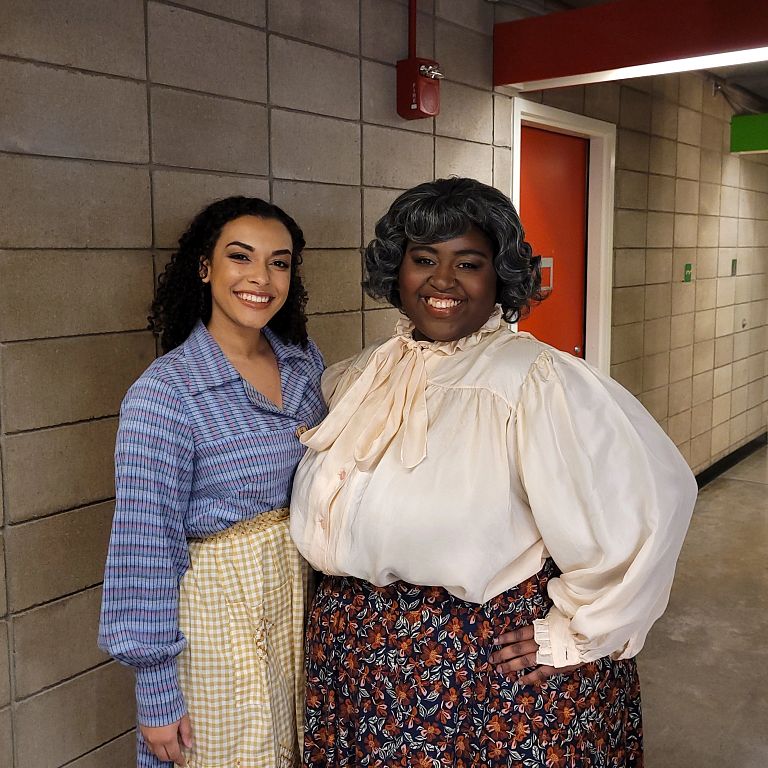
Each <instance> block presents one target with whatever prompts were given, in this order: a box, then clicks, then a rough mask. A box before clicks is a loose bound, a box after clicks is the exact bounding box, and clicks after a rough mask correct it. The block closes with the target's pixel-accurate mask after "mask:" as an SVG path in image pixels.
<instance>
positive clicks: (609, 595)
mask: <svg viewBox="0 0 768 768" xmlns="http://www.w3.org/2000/svg"><path fill="white" fill-rule="evenodd" d="M412 328H413V326H412V325H411V324H410V323H408V322H406V321H401V322H400V324H399V325H398V329H397V332H396V335H395V336H394V337H393V338H391V339H390V340H388V341H386V342H384V343H383V344H380V345H378V346H374V347H370V348H368V349H366V350H364V351H363V352H362V353H361V354H360V355H359V356H358V357H356V358H354V359H353V360H351V361H346V362H345V363H342V364H338V365H337V366H334V367H332V368H331V369H329V370H328V371H327V372H326V374H325V375H324V377H323V389H324V392H325V395H326V399H327V400H328V402H329V408H330V413H329V415H328V417H327V418H326V420H325V421H324V422H323V423H322V424H321V425H320V426H319V427H317V428H315V429H313V430H311V431H309V432H307V433H306V434H305V435H304V437H303V438H302V440H303V442H304V443H305V444H306V445H307V446H308V448H309V450H308V452H307V454H306V455H305V457H304V459H303V460H302V462H301V464H300V465H299V469H298V470H297V473H296V479H295V482H294V490H293V495H292V501H291V532H292V535H293V537H294V541H295V542H296V544H297V546H298V548H299V550H300V551H301V552H302V554H303V555H304V556H305V557H306V558H307V559H308V560H309V562H310V563H312V565H313V566H315V568H317V569H319V570H322V571H324V572H326V573H330V574H340V575H350V576H354V577H357V578H361V579H365V580H367V581H369V582H371V583H373V584H377V585H380V586H383V585H386V584H389V583H391V582H393V581H395V580H397V579H402V580H404V581H406V582H410V583H413V584H420V585H438V586H442V587H445V588H446V589H448V590H449V591H450V592H451V593H452V594H454V595H455V596H457V597H459V598H461V599H464V600H467V601H471V602H474V603H483V602H485V601H487V600H490V599H491V598H493V597H494V596H496V595H499V594H501V593H502V592H504V591H505V590H507V589H509V588H511V587H513V586H515V585H517V584H519V583H520V582H522V581H524V580H525V579H527V578H529V577H530V576H532V575H533V574H534V573H536V572H537V571H539V570H540V569H541V567H542V565H543V563H544V560H545V558H546V557H547V556H551V557H552V558H553V559H554V561H555V563H556V564H557V566H558V567H559V569H560V570H561V571H562V575H561V576H560V577H559V578H556V579H552V580H551V581H550V582H549V586H548V590H549V595H550V597H551V598H552V600H553V602H554V606H553V607H552V609H551V610H550V612H549V614H548V616H547V617H546V618H545V619H543V620H541V621H538V622H536V625H535V637H536V640H537V641H538V643H539V645H540V650H539V654H538V661H539V663H541V664H552V665H554V666H558V667H563V666H568V665H570V664H575V663H578V662H582V661H591V660H594V659H597V658H600V657H601V656H605V655H608V654H611V655H613V656H614V657H615V658H626V657H630V656H633V655H635V654H636V653H637V652H638V651H639V650H640V648H641V647H642V645H643V641H644V639H645V636H646V634H647V632H648V630H649V628H650V626H651V624H652V623H653V622H654V621H655V620H656V619H657V618H658V617H659V616H660V615H661V613H662V612H663V610H664V608H665V606H666V602H667V599H668V595H669V590H670V586H671V583H672V578H673V575H674V568H675V563H676V560H677V556H678V554H679V551H680V548H681V546H682V542H683V538H684V535H685V531H686V529H687V526H688V522H689V519H690V516H691V512H692V510H693V504H694V500H695V498H696V493H697V489H696V483H695V480H694V478H693V475H692V473H691V471H690V469H689V468H688V466H687V465H686V463H685V461H684V460H683V458H682V457H681V455H680V453H679V452H678V451H677V449H676V448H675V446H674V445H673V443H672V442H671V441H670V440H669V438H668V437H667V436H666V435H665V434H664V432H663V431H662V429H661V428H660V427H659V425H658V424H657V423H656V422H655V421H654V420H653V418H652V417H651V416H650V415H649V414H648V413H647V412H646V411H645V410H644V409H643V407H642V406H641V405H640V403H639V402H638V401H637V400H636V399H635V398H634V397H633V396H632V395H631V394H629V393H628V392H627V391H626V390H624V389H623V388H622V387H621V386H620V385H619V384H617V383H616V382H614V381H613V380H611V379H609V378H608V377H606V376H604V375H602V374H601V373H600V372H598V371H597V370H595V369H594V368H592V367H590V366H589V365H588V364H587V363H585V362H584V361H583V360H580V359H577V358H574V357H572V356H571V355H567V354H564V353H561V352H559V351H557V350H556V349H554V348H552V347H550V346H548V345H546V344H543V343H541V342H539V341H537V340H536V339H534V338H533V337H532V336H530V335H529V334H525V333H513V332H512V331H511V330H509V328H508V327H507V326H506V324H504V323H503V322H502V318H501V312H500V310H499V309H498V308H497V310H496V311H495V312H494V314H493V315H492V316H491V318H490V319H489V320H488V322H487V323H486V324H485V325H484V326H483V327H482V328H480V329H479V330H478V331H477V332H476V333H474V334H472V335H470V336H467V337H466V338H463V339H459V340H457V341H451V342H424V341H415V340H414V339H413V335H412Z"/></svg>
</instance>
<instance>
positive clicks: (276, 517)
mask: <svg viewBox="0 0 768 768" xmlns="http://www.w3.org/2000/svg"><path fill="white" fill-rule="evenodd" d="M289 511H290V510H289V508H288V507H280V509H270V510H269V511H268V512H262V513H261V514H259V515H257V516H256V517H254V518H251V519H250V520H241V521H240V522H239V523H235V524H234V525H230V526H229V528H225V529H224V530H223V531H219V532H218V533H213V534H211V535H210V536H205V537H204V538H199V539H190V541H192V542H202V541H221V540H223V539H235V538H238V537H239V536H246V535H247V534H249V533H257V532H258V531H263V530H264V529H265V528H269V527H270V526H271V525H274V524H275V523H279V522H281V521H282V520H285V519H287V517H288V513H289Z"/></svg>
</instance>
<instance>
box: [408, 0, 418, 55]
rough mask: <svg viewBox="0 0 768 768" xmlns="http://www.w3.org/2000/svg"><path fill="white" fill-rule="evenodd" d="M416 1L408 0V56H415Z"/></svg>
mask: <svg viewBox="0 0 768 768" xmlns="http://www.w3.org/2000/svg"><path fill="white" fill-rule="evenodd" d="M416 3H417V0H408V58H409V59H415V58H416Z"/></svg>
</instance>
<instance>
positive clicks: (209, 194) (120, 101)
mask: <svg viewBox="0 0 768 768" xmlns="http://www.w3.org/2000/svg"><path fill="white" fill-rule="evenodd" d="M419 5H420V8H421V9H422V10H423V11H424V12H423V13H421V14H420V17H419V41H418V42H419V45H418V48H419V53H420V54H421V55H429V56H432V55H433V54H436V55H437V57H438V58H439V60H440V61H441V63H442V65H443V68H444V70H445V72H446V74H447V76H448V78H447V80H446V81H445V82H444V83H443V111H442V114H441V116H440V118H439V119H437V120H436V121H433V120H422V121H416V122H406V121H403V120H401V119H400V118H398V117H397V116H396V114H395V111H394V98H395V89H394V83H395V70H394V63H395V61H396V60H397V59H399V58H403V57H404V56H405V55H406V50H407V9H406V4H405V2H402V1H401V0H311V1H310V0H271V1H270V2H267V0H182V1H181V2H174V3H167V2H162V1H157V2H155V1H151V2H144V1H143V0H57V2H49V0H4V2H2V3H1V4H0V93H2V106H1V107H0V178H1V179H2V184H0V221H2V226H0V371H1V373H0V376H1V377H2V378H1V379H0V425H1V427H0V429H1V430H2V435H1V436H0V451H1V458H2V485H3V488H2V499H3V515H2V519H1V521H0V522H1V523H2V532H1V533H0V550H3V551H4V554H3V555H1V556H0V768H10V766H15V767H16V768H31V766H35V768H54V767H55V766H63V765H67V766H72V768H101V766H105V765H109V766H114V767H115V768H118V767H121V768H128V767H129V766H130V765H131V764H132V761H133V756H132V755H133V738H134V737H133V733H132V728H133V723H134V706H133V694H132V681H131V674H130V673H129V672H127V671H126V670H124V669H122V668H121V667H119V666H118V665H116V664H114V663H111V662H109V661H108V660H107V658H106V657H105V656H104V655H103V654H101V653H100V652H99V651H98V649H97V648H96V646H95V635H96V626H97V615H98V606H99V600H100V587H99V582H100V581H101V573H102V568H103V561H104V555H105V549H106V543H107V538H108V533H109V525H110V517H111V513H112V501H111V498H112V496H113V480H112V451H113V442H114V435H115V428H116V413H117V410H118V406H119V403H120V400H121V398H122V396H123V394H124V392H125V390H126V388H127V387H128V385H129V384H130V383H131V381H132V380H133V379H135V378H136V377H137V376H138V375H139V374H140V373H141V371H142V370H143V369H144V368H145V367H146V366H147V365H148V363H149V362H150V361H151V360H152V358H153V357H154V355H155V353H156V350H155V345H154V342H153V339H152V337H151V335H150V334H149V333H148V332H147V331H146V330H145V328H146V315H147V305H148V302H149V300H150V298H151V294H152V286H153V280H154V279H155V277H156V275H157V274H158V272H159V271H160V270H161V269H162V266H163V264H164V263H165V261H166V259H167V258H168V256H169V254H170V252H171V249H172V248H173V246H174V245H175V242H176V239H177V237H178V235H179V234H180V231H181V228H182V226H183V225H184V223H185V221H186V220H188V218H189V217H190V216H191V215H192V214H193V213H194V212H195V211H196V210H197V209H199V208H200V207H201V206H202V205H203V204H205V203H206V202H208V201H210V200H211V199H213V198H216V197H221V196H225V195H229V194H235V193H242V194H250V195H259V196H264V197H271V198H272V199H274V200H275V201H276V202H277V203H279V204H280V205H283V206H284V207H285V208H286V209H287V210H288V211H290V212H291V213H292V214H293V215H294V216H295V217H296V219H297V220H298V221H299V222H300V224H301V225H302V226H303V228H304V230H305V233H306V235H307V241H308V243H309V250H308V252H307V253H306V263H305V273H306V278H307V283H308V287H309V291H310V293H311V303H310V307H309V309H310V311H311V313H312V318H311V332H312V334H313V335H314V336H315V338H316V339H317V340H318V341H319V343H320V345H321V346H322V348H323V350H324V351H325V353H326V355H327V357H328V359H329V360H330V361H333V360H336V359H339V358H341V357H343V356H346V355H349V354H351V353H353V352H355V351H356V350H358V349H359V348H360V347H361V345H362V344H363V342H364V341H366V340H370V339H371V338H375V337H377V336H381V335H383V334H385V333H387V332H388V330H389V327H390V324H391V321H392V318H393V312H392V311H391V310H389V309H383V308H381V307H377V306H375V305H374V304H372V303H370V302H364V300H363V296H362V291H361V289H360V277H361V259H360V250H359V249H360V246H361V245H362V244H363V243H364V242H365V241H366V240H367V239H369V237H370V235H371V231H372V227H373V222H374V221H375V220H376V218H377V217H378V216H379V215H380V214H381V213H383V211H384V210H385V208H386V207H387V206H388V204H389V203H390V201H391V200H392V199H393V198H394V197H395V196H396V194H397V193H398V191H399V190H402V189H405V188H407V187H408V186H411V185H413V184H416V183H418V182H420V181H423V180H425V179H429V178H432V177H434V176H435V175H446V174H449V173H461V174H468V175H473V176H477V177H478V178H481V179H482V180H483V181H486V182H489V183H493V182H494V179H495V180H496V181H497V182H498V183H499V184H501V185H502V186H505V185H508V178H509V172H508V170H507V168H508V165H509V155H510V152H509V147H508V144H509V141H508V138H507V140H506V141H505V140H503V139H500V140H499V141H497V142H496V144H494V99H493V95H492V93H491V85H490V84H491V46H490V34H491V31H492V23H493V10H492V7H491V6H489V5H488V4H486V3H485V2H483V1H482V0H469V1H468V2H464V1H463V0H461V1H459V0H453V1H452V2H445V0H439V2H438V3H437V12H436V13H435V9H434V3H433V0H421V2H420V4H419ZM502 114H505V115H507V119H508V110H507V112H506V113H502ZM501 133H502V134H504V135H506V136H507V137H508V136H509V130H508V127H507V126H505V127H504V130H502V132H501Z"/></svg>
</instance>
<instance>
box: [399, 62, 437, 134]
mask: <svg viewBox="0 0 768 768" xmlns="http://www.w3.org/2000/svg"><path fill="white" fill-rule="evenodd" d="M442 77H443V73H442V72H441V71H440V68H439V65H438V63H437V62H436V61H431V60H430V59H417V58H415V57H414V58H408V59H401V60H400V61H398V62H397V114H398V115H400V117H403V118H405V119H406V120H417V119H418V118H422V117H434V116H435V115H437V114H439V112H440V78H442Z"/></svg>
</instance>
